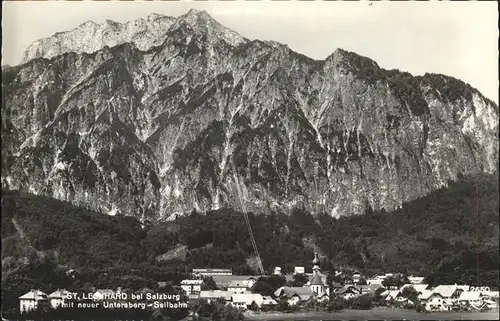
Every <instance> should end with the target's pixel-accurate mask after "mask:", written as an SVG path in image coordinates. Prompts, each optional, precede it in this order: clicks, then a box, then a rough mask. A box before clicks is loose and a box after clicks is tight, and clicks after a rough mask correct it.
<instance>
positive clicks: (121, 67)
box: [1, 10, 500, 223]
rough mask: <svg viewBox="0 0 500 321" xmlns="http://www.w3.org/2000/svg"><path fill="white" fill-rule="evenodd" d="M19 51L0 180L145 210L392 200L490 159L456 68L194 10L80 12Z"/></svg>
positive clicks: (493, 123) (471, 171)
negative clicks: (385, 57) (68, 25)
mask: <svg viewBox="0 0 500 321" xmlns="http://www.w3.org/2000/svg"><path fill="white" fill-rule="evenodd" d="M91 35H95V37H94V36H91ZM24 59H25V61H24V62H23V64H21V65H18V66H13V67H10V68H5V69H2V110H1V116H2V129H1V136H2V177H1V179H2V186H4V187H6V188H8V189H12V190H20V191H23V192H28V193H33V194H36V195H44V196H47V197H51V198H55V199H59V200H64V201H68V202H71V203H72V204H73V205H77V206H84V207H88V208H91V209H92V210H94V211H96V212H100V213H106V214H107V213H111V214H117V213H119V214H125V215H129V216H135V217H137V218H139V219H140V220H141V222H142V223H147V222H157V221H163V220H165V219H171V218H172V217H173V216H182V215H187V214H189V213H191V212H192V211H193V210H195V211H197V212H200V213H207V212H211V211H217V210H222V209H224V208H226V209H230V210H231V211H238V210H240V208H241V207H240V200H239V199H240V198H241V199H244V202H245V206H246V207H247V208H248V210H249V211H252V212H254V213H261V212H262V213H269V212H276V213H286V214H290V212H291V211H292V210H293V209H294V208H297V207H299V208H303V209H304V210H305V211H306V212H308V213H312V214H313V215H314V216H318V215H319V214H320V213H328V215H330V216H333V217H340V216H351V215H356V214H363V213H364V212H365V211H366V210H367V209H369V208H372V209H373V210H374V211H381V210H385V211H387V212H390V211H394V210H395V209H397V208H399V207H401V206H402V205H403V204H405V203H408V202H411V201H413V200H415V199H418V198H421V197H424V196H426V195H428V194H429V193H432V192H433V191H436V190H437V189H439V188H441V187H443V186H445V185H446V184H447V182H448V181H449V180H451V181H456V180H457V179H459V177H460V176H469V175H475V174H478V173H490V174H491V173H492V172H494V171H495V170H496V169H497V168H498V119H499V115H500V114H499V110H498V106H496V105H495V104H494V103H492V102H491V101H490V100H489V99H487V98H486V97H484V96H483V95H482V94H481V93H480V92H479V91H478V90H476V89H475V88H472V87H471V86H470V85H468V84H466V83H464V82H463V81H461V80H459V79H454V78H452V77H448V76H444V75H436V74H431V73H428V74H425V75H423V76H412V75H410V74H408V73H405V72H402V71H399V70H385V69H383V68H380V66H379V65H378V64H377V63H376V62H375V61H373V60H371V59H370V58H368V57H363V56H361V55H358V54H356V53H354V52H349V51H346V50H342V49H338V50H335V51H334V52H333V53H332V54H331V55H330V56H328V57H327V58H326V59H324V60H313V59H310V58H308V57H305V56H304V55H301V54H298V53H296V52H294V51H293V50H291V49H290V48H289V47H287V46H286V45H284V44H279V43H276V42H272V41H260V40H249V39H245V38H244V37H241V36H239V35H238V34H237V33H236V32H234V31H232V30H229V29H227V28H225V27H224V26H222V25H221V24H220V23H218V22H217V21H216V20H214V19H213V18H212V17H210V15H209V14H207V13H206V12H204V11H197V10H191V11H189V12H188V13H186V14H184V15H181V16H179V17H176V18H171V17H164V16H159V15H152V16H151V17H150V19H149V18H148V19H143V20H137V21H133V22H130V23H115V22H111V21H106V22H105V23H104V24H102V25H98V24H94V23H92V22H89V23H86V24H83V25H81V26H79V27H77V28H76V29H74V30H70V31H68V32H61V33H58V34H56V35H54V36H53V37H49V38H46V39H42V40H40V41H37V42H35V43H34V44H33V45H32V46H30V47H29V48H28V49H27V51H26V55H25V57H24ZM239 190H240V191H241V192H238V191H239ZM238 193H240V194H241V195H238ZM418 214H420V213H418Z"/></svg>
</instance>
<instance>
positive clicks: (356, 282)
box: [352, 272, 361, 284]
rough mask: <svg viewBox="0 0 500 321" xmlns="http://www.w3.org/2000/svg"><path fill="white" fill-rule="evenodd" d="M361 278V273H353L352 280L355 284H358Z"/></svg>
mask: <svg viewBox="0 0 500 321" xmlns="http://www.w3.org/2000/svg"><path fill="white" fill-rule="evenodd" d="M360 279H361V274H360V273H358V272H356V273H354V274H353V275H352V282H353V283H354V284H358V283H359V280H360Z"/></svg>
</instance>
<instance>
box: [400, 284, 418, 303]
mask: <svg viewBox="0 0 500 321" xmlns="http://www.w3.org/2000/svg"><path fill="white" fill-rule="evenodd" d="M401 294H402V295H403V297H405V298H407V299H408V300H410V301H412V302H417V301H418V292H417V290H415V288H414V287H413V286H406V287H405V288H404V289H403V291H401Z"/></svg>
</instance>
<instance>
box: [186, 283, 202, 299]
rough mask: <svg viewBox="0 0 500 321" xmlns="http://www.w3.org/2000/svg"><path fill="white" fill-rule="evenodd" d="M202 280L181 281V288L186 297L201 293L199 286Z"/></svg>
mask: <svg viewBox="0 0 500 321" xmlns="http://www.w3.org/2000/svg"><path fill="white" fill-rule="evenodd" d="M202 284H203V280H182V281H181V288H182V289H183V290H184V292H186V294H187V295H188V296H190V295H192V294H196V295H197V294H199V293H200V291H201V285H202Z"/></svg>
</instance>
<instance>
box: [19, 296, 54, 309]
mask: <svg viewBox="0 0 500 321" xmlns="http://www.w3.org/2000/svg"><path fill="white" fill-rule="evenodd" d="M49 306H50V302H49V298H48V296H47V294H46V293H44V292H42V291H40V290H31V291H29V292H28V293H26V294H23V295H21V296H20V297H19V311H20V312H21V313H26V312H28V311H32V310H36V309H38V308H45V307H47V308H48V307H49Z"/></svg>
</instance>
